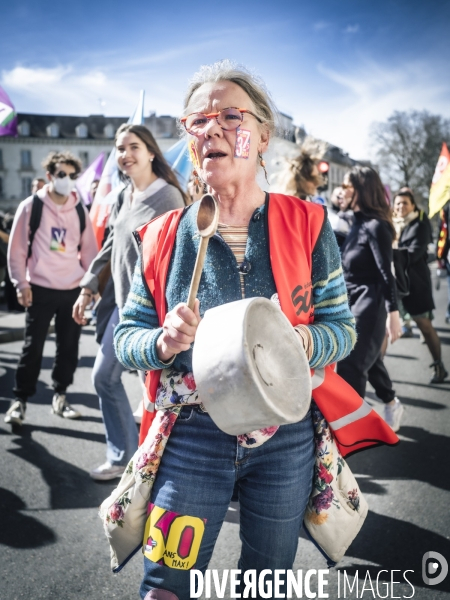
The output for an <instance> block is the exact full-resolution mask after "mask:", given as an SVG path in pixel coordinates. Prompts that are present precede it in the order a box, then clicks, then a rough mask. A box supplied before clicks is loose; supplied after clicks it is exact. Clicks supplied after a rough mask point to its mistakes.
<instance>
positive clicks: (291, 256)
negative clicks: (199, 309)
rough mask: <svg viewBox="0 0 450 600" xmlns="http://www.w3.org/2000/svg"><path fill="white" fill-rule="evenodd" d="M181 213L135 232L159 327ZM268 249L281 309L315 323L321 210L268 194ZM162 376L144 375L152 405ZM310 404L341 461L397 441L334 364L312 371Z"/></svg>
mask: <svg viewBox="0 0 450 600" xmlns="http://www.w3.org/2000/svg"><path fill="white" fill-rule="evenodd" d="M183 210H184V209H178V210H173V211H170V212H168V213H165V214H164V215H161V216H160V217H158V218H157V219H154V220H153V221H150V223H147V224H146V225H144V226H142V227H140V228H139V229H138V231H137V233H138V237H139V238H140V240H141V246H142V247H141V251H142V261H143V264H142V270H143V276H144V279H145V281H146V283H147V285H148V288H149V290H150V293H151V294H152V296H153V299H154V301H155V309H156V312H157V314H158V319H159V323H160V324H161V325H162V324H163V322H164V319H165V316H166V312H167V303H166V297H165V290H166V280H167V273H168V268H169V263H170V259H171V256H172V250H173V246H174V243H175V237H176V233H177V228H178V223H179V221H180V218H181V215H182V214H183ZM266 218H267V224H268V231H269V250H270V261H271V266H272V271H273V275H274V279H275V285H276V288H277V292H278V297H279V300H280V305H281V310H282V311H283V312H284V314H285V315H286V316H287V318H288V319H289V321H290V322H291V323H292V325H294V326H295V325H299V324H303V325H306V324H309V323H313V322H314V306H313V305H312V292H313V290H312V282H311V279H312V277H311V267H312V254H313V250H314V246H315V244H316V242H317V240H318V238H319V236H320V233H321V231H322V228H323V226H324V224H325V219H326V212H325V211H324V210H323V208H322V207H321V206H318V205H315V204H312V203H309V202H304V201H301V200H299V199H298V198H295V197H293V196H284V195H282V194H270V195H269V202H268V206H266ZM160 375H161V371H149V372H148V374H147V378H146V387H147V394H148V397H149V399H150V400H151V401H152V402H154V401H155V398H156V392H157V388H158V384H159V380H160ZM311 376H312V387H313V393H312V396H313V399H314V401H315V402H316V404H317V406H318V407H319V409H320V411H321V412H322V414H323V415H324V417H325V419H326V420H327V421H328V423H329V425H330V427H331V429H332V430H333V433H334V435H335V438H336V442H337V444H338V447H339V450H340V451H341V453H342V455H343V456H347V455H348V454H350V453H353V452H356V451H358V450H362V449H364V448H367V447H371V446H377V445H379V444H389V445H393V444H396V443H398V441H399V440H398V437H397V436H396V434H395V433H394V432H393V431H392V429H391V428H390V427H389V425H387V423H386V422H385V421H384V420H383V419H382V418H381V417H380V416H379V415H378V414H377V413H376V412H375V411H374V410H373V409H372V407H371V406H369V404H367V402H365V400H364V399H363V398H361V396H359V395H358V394H357V393H356V391H355V390H354V389H353V388H352V387H351V386H350V385H349V384H348V383H347V382H346V381H344V380H343V379H342V377H340V376H339V375H338V374H337V373H336V372H335V371H334V366H333V365H328V366H326V367H324V368H320V369H315V370H314V369H312V370H311ZM153 418H154V412H153V413H152V412H150V411H147V410H146V411H144V416H143V419H142V423H141V432H140V439H139V443H140V444H142V442H143V441H144V439H145V437H146V435H147V432H148V429H149V427H150V424H151V422H152V420H153Z"/></svg>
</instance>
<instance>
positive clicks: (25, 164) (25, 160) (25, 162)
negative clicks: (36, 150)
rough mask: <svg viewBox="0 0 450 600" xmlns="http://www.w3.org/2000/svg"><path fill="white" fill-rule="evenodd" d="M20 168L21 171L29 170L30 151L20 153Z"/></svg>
mask: <svg viewBox="0 0 450 600" xmlns="http://www.w3.org/2000/svg"><path fill="white" fill-rule="evenodd" d="M20 167H21V168H22V169H31V150H21V151H20Z"/></svg>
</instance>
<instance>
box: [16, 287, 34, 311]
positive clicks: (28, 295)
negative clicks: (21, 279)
mask: <svg viewBox="0 0 450 600" xmlns="http://www.w3.org/2000/svg"><path fill="white" fill-rule="evenodd" d="M17 302H18V303H19V304H21V305H22V306H24V307H25V308H28V307H29V306H31V305H32V304H33V292H32V291H31V288H22V289H21V290H17Z"/></svg>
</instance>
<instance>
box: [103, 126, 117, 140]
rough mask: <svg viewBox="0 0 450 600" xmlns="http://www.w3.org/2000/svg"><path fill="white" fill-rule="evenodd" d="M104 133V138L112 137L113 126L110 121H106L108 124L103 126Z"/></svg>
mask: <svg viewBox="0 0 450 600" xmlns="http://www.w3.org/2000/svg"><path fill="white" fill-rule="evenodd" d="M103 131H104V134H105V137H106V138H109V139H112V138H113V137H114V133H115V132H114V126H113V125H111V123H108V125H105V128H104V130H103Z"/></svg>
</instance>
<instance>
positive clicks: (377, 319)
mask: <svg viewBox="0 0 450 600" xmlns="http://www.w3.org/2000/svg"><path fill="white" fill-rule="evenodd" d="M347 288H348V292H349V301H350V309H351V311H352V313H353V315H354V317H355V320H356V333H357V334H358V340H357V342H356V345H355V347H354V348H353V350H352V352H350V354H349V355H348V356H347V357H346V358H344V359H343V360H341V361H340V362H338V364H337V372H338V374H339V375H340V376H341V377H342V378H343V379H345V381H346V382H347V383H349V384H350V385H351V386H352V388H353V389H354V390H356V391H357V392H358V394H359V395H360V396H361V397H362V398H364V396H365V393H366V384H367V381H368V380H369V381H370V383H371V385H372V386H373V387H374V389H375V392H376V394H377V396H378V397H379V398H380V399H381V400H382V401H383V402H385V403H387V402H390V401H391V400H393V398H394V397H395V391H394V390H393V389H392V382H391V379H390V377H389V374H388V372H387V371H386V367H385V366H384V363H383V359H382V357H381V348H382V345H383V341H384V336H385V335H386V317H387V313H386V308H385V301H384V296H383V293H382V290H381V286H379V285H377V284H368V285H364V284H360V285H355V284H353V285H349V284H347Z"/></svg>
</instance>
